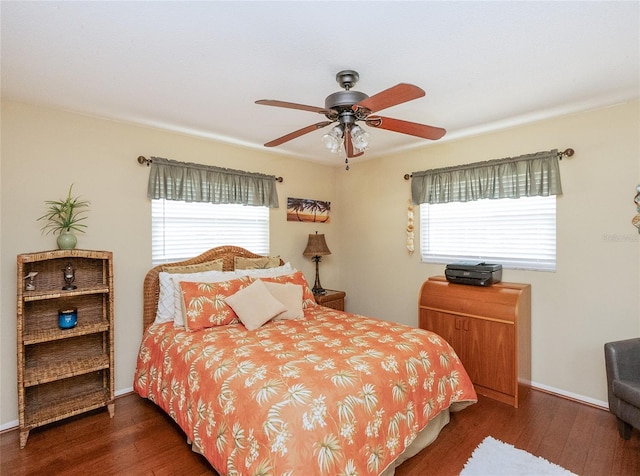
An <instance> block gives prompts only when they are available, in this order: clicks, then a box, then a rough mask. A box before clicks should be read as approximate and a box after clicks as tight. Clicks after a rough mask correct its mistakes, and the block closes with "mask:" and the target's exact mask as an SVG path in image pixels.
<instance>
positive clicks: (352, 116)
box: [256, 70, 446, 170]
mask: <svg viewBox="0 0 640 476" xmlns="http://www.w3.org/2000/svg"><path fill="white" fill-rule="evenodd" d="M358 79H360V76H359V75H358V73H357V72H356V71H352V70H344V71H340V72H339V73H338V74H336V81H337V82H338V84H339V85H340V87H342V88H343V89H344V91H338V92H336V93H333V94H330V95H329V96H327V98H326V99H325V100H324V108H322V107H315V106H306V105H304V104H296V103H292V102H285V101H277V100H273V99H260V100H258V101H256V104H262V105H265V106H276V107H284V108H289V109H300V110H303V111H310V112H317V113H319V114H322V115H324V116H325V117H326V118H327V120H326V121H321V122H317V123H315V124H312V125H310V126H307V127H303V128H302V129H298V130H297V131H294V132H290V133H289V134H286V135H284V136H282V137H279V138H277V139H274V140H272V141H270V142H267V143H266V144H265V147H275V146H278V145H281V144H284V143H285V142H288V141H290V140H292V139H295V138H296V137H300V136H302V135H304V134H308V133H309V132H313V131H315V130H318V129H322V128H323V127H326V126H328V125H330V124H333V123H334V122H337V123H338V124H337V125H336V126H334V127H333V128H332V129H331V130H330V131H329V132H328V133H327V134H325V135H324V136H322V141H323V142H324V144H325V146H326V147H327V148H328V149H329V150H330V151H331V152H334V153H341V152H342V151H344V153H345V155H346V159H345V162H346V164H347V170H349V159H350V158H352V157H358V156H360V155H362V154H363V153H364V150H365V149H366V148H367V146H368V145H369V138H370V135H369V133H368V132H367V131H365V130H364V129H363V128H362V127H360V126H359V125H358V124H357V122H359V121H362V122H364V124H366V125H367V126H369V127H374V128H377V129H385V130H388V131H393V132H401V133H403V134H409V135H412V136H416V137H422V138H424V139H431V140H437V139H440V138H441V137H442V136H444V134H445V133H446V130H444V129H442V128H440V127H433V126H427V125H424V124H417V123H415V122H409V121H402V120H399V119H392V118H390V117H383V116H378V115H373V113H376V112H378V111H381V110H382V109H386V108H388V107H391V106H395V105H397V104H402V103H403V102H407V101H411V100H413V99H418V98H420V97H422V96H424V95H425V92H424V91H423V90H422V89H420V88H419V87H418V86H414V85H413V84H407V83H400V84H397V85H395V86H393V87H391V88H389V89H385V90H384V91H381V92H379V93H378V94H374V95H373V96H368V95H366V94H365V93H362V92H359V91H352V90H351V88H353V86H355V84H356V83H357V82H358Z"/></svg>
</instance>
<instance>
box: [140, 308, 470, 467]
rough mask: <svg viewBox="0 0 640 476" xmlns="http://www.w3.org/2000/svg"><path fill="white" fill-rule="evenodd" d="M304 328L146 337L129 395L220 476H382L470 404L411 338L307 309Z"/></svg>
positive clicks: (444, 365) (166, 330)
mask: <svg viewBox="0 0 640 476" xmlns="http://www.w3.org/2000/svg"><path fill="white" fill-rule="evenodd" d="M304 312H305V319H304V320H293V321H292V320H286V321H271V322H269V323H267V324H265V325H264V326H262V327H261V328H259V329H258V330H255V331H248V330H246V328H245V327H244V326H243V325H242V324H232V325H227V326H220V327H214V328H211V329H207V330H203V331H199V332H191V333H190V332H185V331H184V330H181V329H176V328H174V327H173V323H166V324H158V325H154V326H151V327H150V328H149V329H148V331H147V332H146V333H145V336H144V338H143V341H142V344H141V347H140V352H139V356H138V363H137V368H136V373H135V381H134V388H135V390H136V392H138V393H139V394H140V395H141V396H142V397H146V398H148V399H149V400H151V401H153V402H155V403H156V404H157V405H159V406H160V407H161V408H162V409H164V411H166V412H167V413H168V414H169V415H170V416H171V417H172V418H173V419H174V420H175V421H176V422H177V423H178V424H179V425H180V427H181V428H182V429H183V430H184V432H185V433H186V435H187V437H188V438H189V439H190V440H191V441H193V442H194V444H195V446H196V448H197V449H198V450H199V451H200V452H202V453H203V454H204V456H205V457H206V458H207V459H208V460H209V462H210V463H211V465H212V466H213V467H214V468H215V469H216V470H217V471H219V472H220V473H221V474H229V475H244V474H251V475H253V474H256V475H257V474H276V475H311V474H317V475H342V474H344V475H355V474H358V475H369V474H372V475H378V474H380V473H381V472H382V471H383V470H384V469H385V468H386V467H387V466H388V465H389V464H390V463H391V462H392V461H393V460H394V459H395V458H396V457H398V455H400V454H401V453H402V452H403V450H404V449H405V448H406V447H407V446H408V445H409V444H410V443H411V442H412V441H413V439H414V438H415V436H416V434H417V433H418V432H419V431H420V430H422V429H423V428H424V427H425V426H426V425H427V423H428V422H429V421H430V420H431V419H432V418H434V417H435V416H436V415H437V414H438V413H439V412H440V411H441V410H443V409H445V408H448V407H449V406H450V405H451V404H452V403H454V402H465V401H476V399H477V397H476V393H475V391H474V389H473V385H472V384H471V381H470V380H469V377H468V376H467V373H466V371H465V370H464V368H463V367H462V364H461V363H460V361H459V359H458V357H457V355H456V354H455V352H454V351H453V349H452V348H451V347H450V346H449V344H448V343H447V342H446V341H444V340H443V339H442V338H440V337H439V336H437V335H436V334H433V333H431V332H428V331H424V330H421V329H416V328H413V327H409V326H405V325H401V324H397V323H392V322H387V321H381V320H377V319H372V318H366V317H362V316H358V315H354V314H349V313H345V312H340V311H334V310H332V309H329V308H326V307H321V306H313V307H311V308H309V309H306V310H305V311H304Z"/></svg>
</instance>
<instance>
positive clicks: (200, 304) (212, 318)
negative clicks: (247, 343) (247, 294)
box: [180, 276, 253, 332]
mask: <svg viewBox="0 0 640 476" xmlns="http://www.w3.org/2000/svg"><path fill="white" fill-rule="evenodd" d="M252 282H253V279H252V278H250V277H248V276H244V277H241V278H238V279H232V280H230V281H222V282H217V283H195V282H188V281H181V282H180V289H181V291H182V303H183V308H182V309H183V313H184V325H185V328H186V330H187V331H189V332H194V331H199V330H202V329H207V328H209V327H216V326H226V325H228V324H234V323H237V322H238V315H237V314H236V313H235V311H234V310H233V309H232V308H231V306H229V305H228V304H227V303H226V302H225V298H227V297H229V296H231V295H233V294H235V293H236V292H238V291H239V290H240V289H243V288H244V287H246V286H248V285H249V284H251V283H252Z"/></svg>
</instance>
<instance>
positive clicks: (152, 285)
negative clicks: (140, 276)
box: [142, 246, 284, 330]
mask: <svg viewBox="0 0 640 476" xmlns="http://www.w3.org/2000/svg"><path fill="white" fill-rule="evenodd" d="M236 256H241V257H244V258H260V257H261V255H257V254H255V253H252V252H251V251H249V250H246V249H244V248H240V247H239V246H219V247H217V248H212V249H210V250H209V251H205V252H204V253H202V254H201V255H199V256H196V257H195V258H191V259H188V260H185V261H179V262H176V263H165V264H161V265H158V266H156V267H154V268H151V269H150V270H149V272H148V273H147V275H146V276H145V278H144V295H143V299H144V303H143V308H142V326H143V329H144V330H146V329H147V327H149V326H150V325H151V324H153V321H154V320H155V319H156V312H157V310H158V298H159V297H160V278H159V276H158V275H159V274H160V272H161V271H162V267H163V266H166V265H168V264H170V265H171V266H176V265H180V266H182V265H188V264H200V263H205V262H207V261H213V260H216V259H222V269H223V271H233V269H234V258H235V257H236ZM280 264H281V265H283V264H284V262H283V261H282V260H280Z"/></svg>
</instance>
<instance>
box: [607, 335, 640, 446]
mask: <svg viewBox="0 0 640 476" xmlns="http://www.w3.org/2000/svg"><path fill="white" fill-rule="evenodd" d="M604 359H605V363H606V366H607V388H608V391H609V410H610V411H611V413H613V414H614V415H615V416H616V417H617V419H618V431H619V432H620V436H621V437H622V438H624V439H625V440H628V439H629V438H630V437H631V428H632V427H634V428H636V429H640V338H637V339H629V340H621V341H617V342H608V343H606V344H605V345H604Z"/></svg>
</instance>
